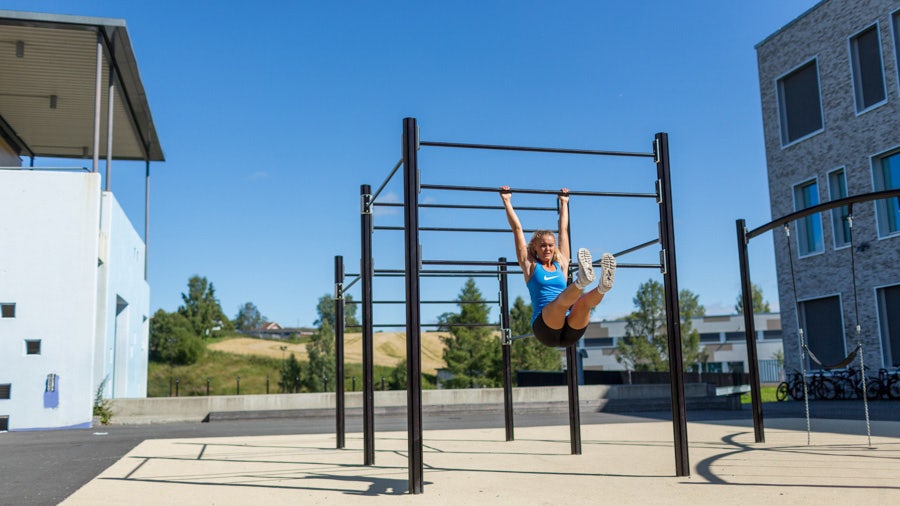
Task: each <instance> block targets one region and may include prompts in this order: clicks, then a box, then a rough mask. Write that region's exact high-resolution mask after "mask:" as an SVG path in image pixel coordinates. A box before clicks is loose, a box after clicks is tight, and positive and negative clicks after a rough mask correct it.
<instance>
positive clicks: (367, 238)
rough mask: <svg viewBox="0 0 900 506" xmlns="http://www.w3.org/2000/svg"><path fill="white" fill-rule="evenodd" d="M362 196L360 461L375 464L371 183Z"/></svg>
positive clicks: (361, 191) (361, 189)
mask: <svg viewBox="0 0 900 506" xmlns="http://www.w3.org/2000/svg"><path fill="white" fill-rule="evenodd" d="M359 193H360V199H361V201H360V202H361V206H362V209H361V218H360V222H361V226H360V228H361V234H360V239H361V240H360V244H361V255H362V258H361V259H360V269H359V276H360V280H361V283H362V285H361V286H362V353H363V364H362V375H363V378H362V380H363V381H362V383H363V463H364V464H363V465H366V466H372V465H375V378H374V370H375V366H374V359H373V355H374V349H373V348H374V346H373V339H374V331H373V329H374V327H373V324H372V279H373V277H374V269H373V265H372V202H371V200H372V187H371V186H369V185H367V184H364V185H361V186H360V187H359Z"/></svg>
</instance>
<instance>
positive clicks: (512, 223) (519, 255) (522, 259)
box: [500, 186, 532, 283]
mask: <svg viewBox="0 0 900 506" xmlns="http://www.w3.org/2000/svg"><path fill="white" fill-rule="evenodd" d="M500 199H501V200H502V201H503V207H504V208H505V209H506V221H508V222H509V228H510V229H511V230H512V233H513V239H514V241H515V244H516V260H517V261H518V262H519V267H521V268H522V273H524V274H525V282H526V283H527V282H528V280H529V279H530V278H531V271H532V261H531V259H530V258H528V242H526V241H525V231H524V230H523V229H522V223H521V222H520V221H519V217H518V216H517V215H516V210H515V209H513V205H512V192H511V191H510V190H509V186H501V187H500Z"/></svg>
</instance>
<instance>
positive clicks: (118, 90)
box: [0, 10, 165, 161]
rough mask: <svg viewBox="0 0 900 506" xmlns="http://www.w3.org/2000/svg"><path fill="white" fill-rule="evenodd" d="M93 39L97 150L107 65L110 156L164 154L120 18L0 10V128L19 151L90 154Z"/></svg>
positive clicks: (103, 132) (103, 144)
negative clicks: (100, 53)
mask: <svg viewBox="0 0 900 506" xmlns="http://www.w3.org/2000/svg"><path fill="white" fill-rule="evenodd" d="M98 40H99V42H100V44H101V45H102V47H103V64H102V67H101V75H100V106H101V111H100V139H101V140H100V142H99V150H98V151H99V157H100V158H106V157H107V123H108V112H107V109H108V104H109V99H108V94H109V84H110V81H109V76H110V69H112V68H114V69H115V72H114V75H115V79H114V81H113V84H114V90H115V97H114V98H115V100H114V104H113V127H114V128H113V132H112V136H113V148H112V151H113V152H112V158H113V159H117V160H146V161H163V160H165V157H164V156H163V152H162V148H161V146H160V144H159V139H158V138H157V136H156V129H155V128H154V126H153V117H152V116H151V114H150V105H149V104H148V103H147V95H146V94H145V92H144V87H143V85H142V84H141V77H140V74H139V73H138V67H137V61H136V60H135V57H134V53H133V52H132V49H131V42H130V40H129V38H128V31H127V30H126V29H125V21H124V20H119V19H106V18H88V17H79V16H63V15H49V14H36V13H29V12H16V11H4V10H0V135H2V136H3V137H5V138H6V139H7V141H9V142H10V143H11V144H12V146H13V147H14V148H15V149H18V150H19V155H20V156H27V157H30V156H36V157H51V158H86V159H90V158H93V157H94V152H93V151H94V148H93V145H94V114H95V104H96V102H97V98H96V97H97V95H96V94H97V45H98Z"/></svg>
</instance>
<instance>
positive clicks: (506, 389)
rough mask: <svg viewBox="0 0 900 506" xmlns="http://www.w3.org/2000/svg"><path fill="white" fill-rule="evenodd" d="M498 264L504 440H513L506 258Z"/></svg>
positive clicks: (510, 335)
mask: <svg viewBox="0 0 900 506" xmlns="http://www.w3.org/2000/svg"><path fill="white" fill-rule="evenodd" d="M498 262H499V263H500V273H499V279H500V334H501V335H500V340H501V343H502V350H503V412H504V414H505V422H506V440H507V441H513V440H514V439H515V434H514V429H513V399H512V341H511V340H510V338H511V337H512V332H511V330H510V328H509V325H510V322H509V320H510V318H509V283H508V277H509V276H508V275H507V273H506V257H500V258H499V259H498Z"/></svg>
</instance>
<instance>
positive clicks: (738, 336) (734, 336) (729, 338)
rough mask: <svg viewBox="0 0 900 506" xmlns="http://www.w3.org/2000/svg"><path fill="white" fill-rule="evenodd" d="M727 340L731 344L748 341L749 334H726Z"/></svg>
mask: <svg viewBox="0 0 900 506" xmlns="http://www.w3.org/2000/svg"><path fill="white" fill-rule="evenodd" d="M725 340H726V341H729V342H734V341H746V340H747V334H746V333H745V332H726V333H725Z"/></svg>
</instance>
